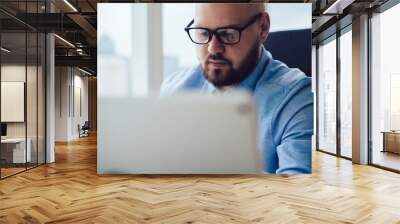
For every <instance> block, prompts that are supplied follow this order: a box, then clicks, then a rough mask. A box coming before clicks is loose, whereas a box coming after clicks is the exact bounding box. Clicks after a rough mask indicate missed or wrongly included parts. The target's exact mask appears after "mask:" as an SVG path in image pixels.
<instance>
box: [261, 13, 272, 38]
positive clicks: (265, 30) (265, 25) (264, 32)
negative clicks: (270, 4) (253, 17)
mask: <svg viewBox="0 0 400 224" xmlns="http://www.w3.org/2000/svg"><path fill="white" fill-rule="evenodd" d="M269 27H270V20H269V15H268V13H267V12H265V13H263V15H262V17H261V40H262V42H263V43H264V42H265V41H266V40H267V37H268V34H269Z"/></svg>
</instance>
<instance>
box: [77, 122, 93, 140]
mask: <svg viewBox="0 0 400 224" xmlns="http://www.w3.org/2000/svg"><path fill="white" fill-rule="evenodd" d="M78 129H79V138H80V137H87V136H89V129H90V126H89V121H85V123H84V124H83V125H82V127H80V125H79V124H78Z"/></svg>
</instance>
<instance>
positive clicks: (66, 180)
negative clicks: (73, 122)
mask: <svg viewBox="0 0 400 224" xmlns="http://www.w3.org/2000/svg"><path fill="white" fill-rule="evenodd" d="M313 156H314V157H313V161H314V162H313V163H314V173H313V174H312V175H297V176H290V177H287V176H264V177H259V176H128V175H124V176H118V175H113V176H98V175H97V174H96V141H95V137H93V136H92V137H89V138H84V139H82V140H80V141H75V142H70V143H67V144H66V143H63V144H57V147H56V158H57V161H56V163H54V164H50V165H46V166H41V167H39V168H36V169H33V170H30V171H28V172H26V173H22V174H19V175H16V176H14V177H10V178H8V179H5V180H2V181H0V223H44V222H47V223H373V224H376V223H400V175H399V174H395V173H391V172H387V171H384V170H380V169H377V168H374V167H368V166H359V165H352V164H351V163H350V161H347V160H343V159H337V158H335V157H333V156H330V155H326V154H323V153H319V152H316V153H314V155H313Z"/></svg>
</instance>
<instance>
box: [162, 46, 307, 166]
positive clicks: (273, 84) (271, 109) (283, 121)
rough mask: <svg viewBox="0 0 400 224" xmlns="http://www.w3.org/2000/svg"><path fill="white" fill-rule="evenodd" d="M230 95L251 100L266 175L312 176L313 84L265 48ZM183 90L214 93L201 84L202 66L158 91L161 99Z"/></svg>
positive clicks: (171, 79)
mask: <svg viewBox="0 0 400 224" xmlns="http://www.w3.org/2000/svg"><path fill="white" fill-rule="evenodd" d="M233 89H244V90H248V91H250V92H251V93H252V94H253V96H254V97H255V100H256V104H257V111H258V124H259V127H258V128H259V140H260V142H259V144H260V145H261V147H262V149H263V150H264V151H263V153H262V155H263V160H264V161H263V162H264V165H265V167H264V171H265V172H267V173H277V174H281V173H285V174H295V173H311V136H312V134H313V105H314V102H313V94H312V92H311V79H310V78H309V77H307V76H306V75H305V74H304V73H303V72H301V71H300V70H299V69H294V68H289V67H287V66H286V65H285V64H284V63H282V62H280V61H278V60H274V59H273V58H272V56H271V54H270V53H269V52H268V51H267V50H265V49H264V48H263V49H262V55H261V58H260V60H259V62H258V64H257V66H256V67H255V69H254V70H253V71H252V72H251V74H250V75H249V76H247V77H246V78H245V79H244V80H243V81H242V82H241V83H239V84H238V85H236V86H234V88H233ZM185 90H200V91H203V92H208V93H214V92H217V91H218V89H217V88H216V87H215V86H214V85H213V84H212V83H210V82H209V81H208V80H206V79H205V78H204V75H203V70H202V68H201V66H200V65H198V66H197V67H195V68H192V69H188V70H186V71H182V72H178V73H175V74H173V75H171V76H169V77H168V78H167V79H166V80H164V82H163V84H162V86H161V94H162V95H167V94H171V93H175V92H179V91H185Z"/></svg>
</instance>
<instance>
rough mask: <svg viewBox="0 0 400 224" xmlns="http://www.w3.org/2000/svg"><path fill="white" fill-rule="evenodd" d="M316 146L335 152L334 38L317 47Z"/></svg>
mask: <svg viewBox="0 0 400 224" xmlns="http://www.w3.org/2000/svg"><path fill="white" fill-rule="evenodd" d="M318 107H319V108H318V148H319V149H320V150H324V151H327V152H331V153H336V40H333V41H330V42H328V43H326V44H324V45H320V46H319V48H318Z"/></svg>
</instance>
